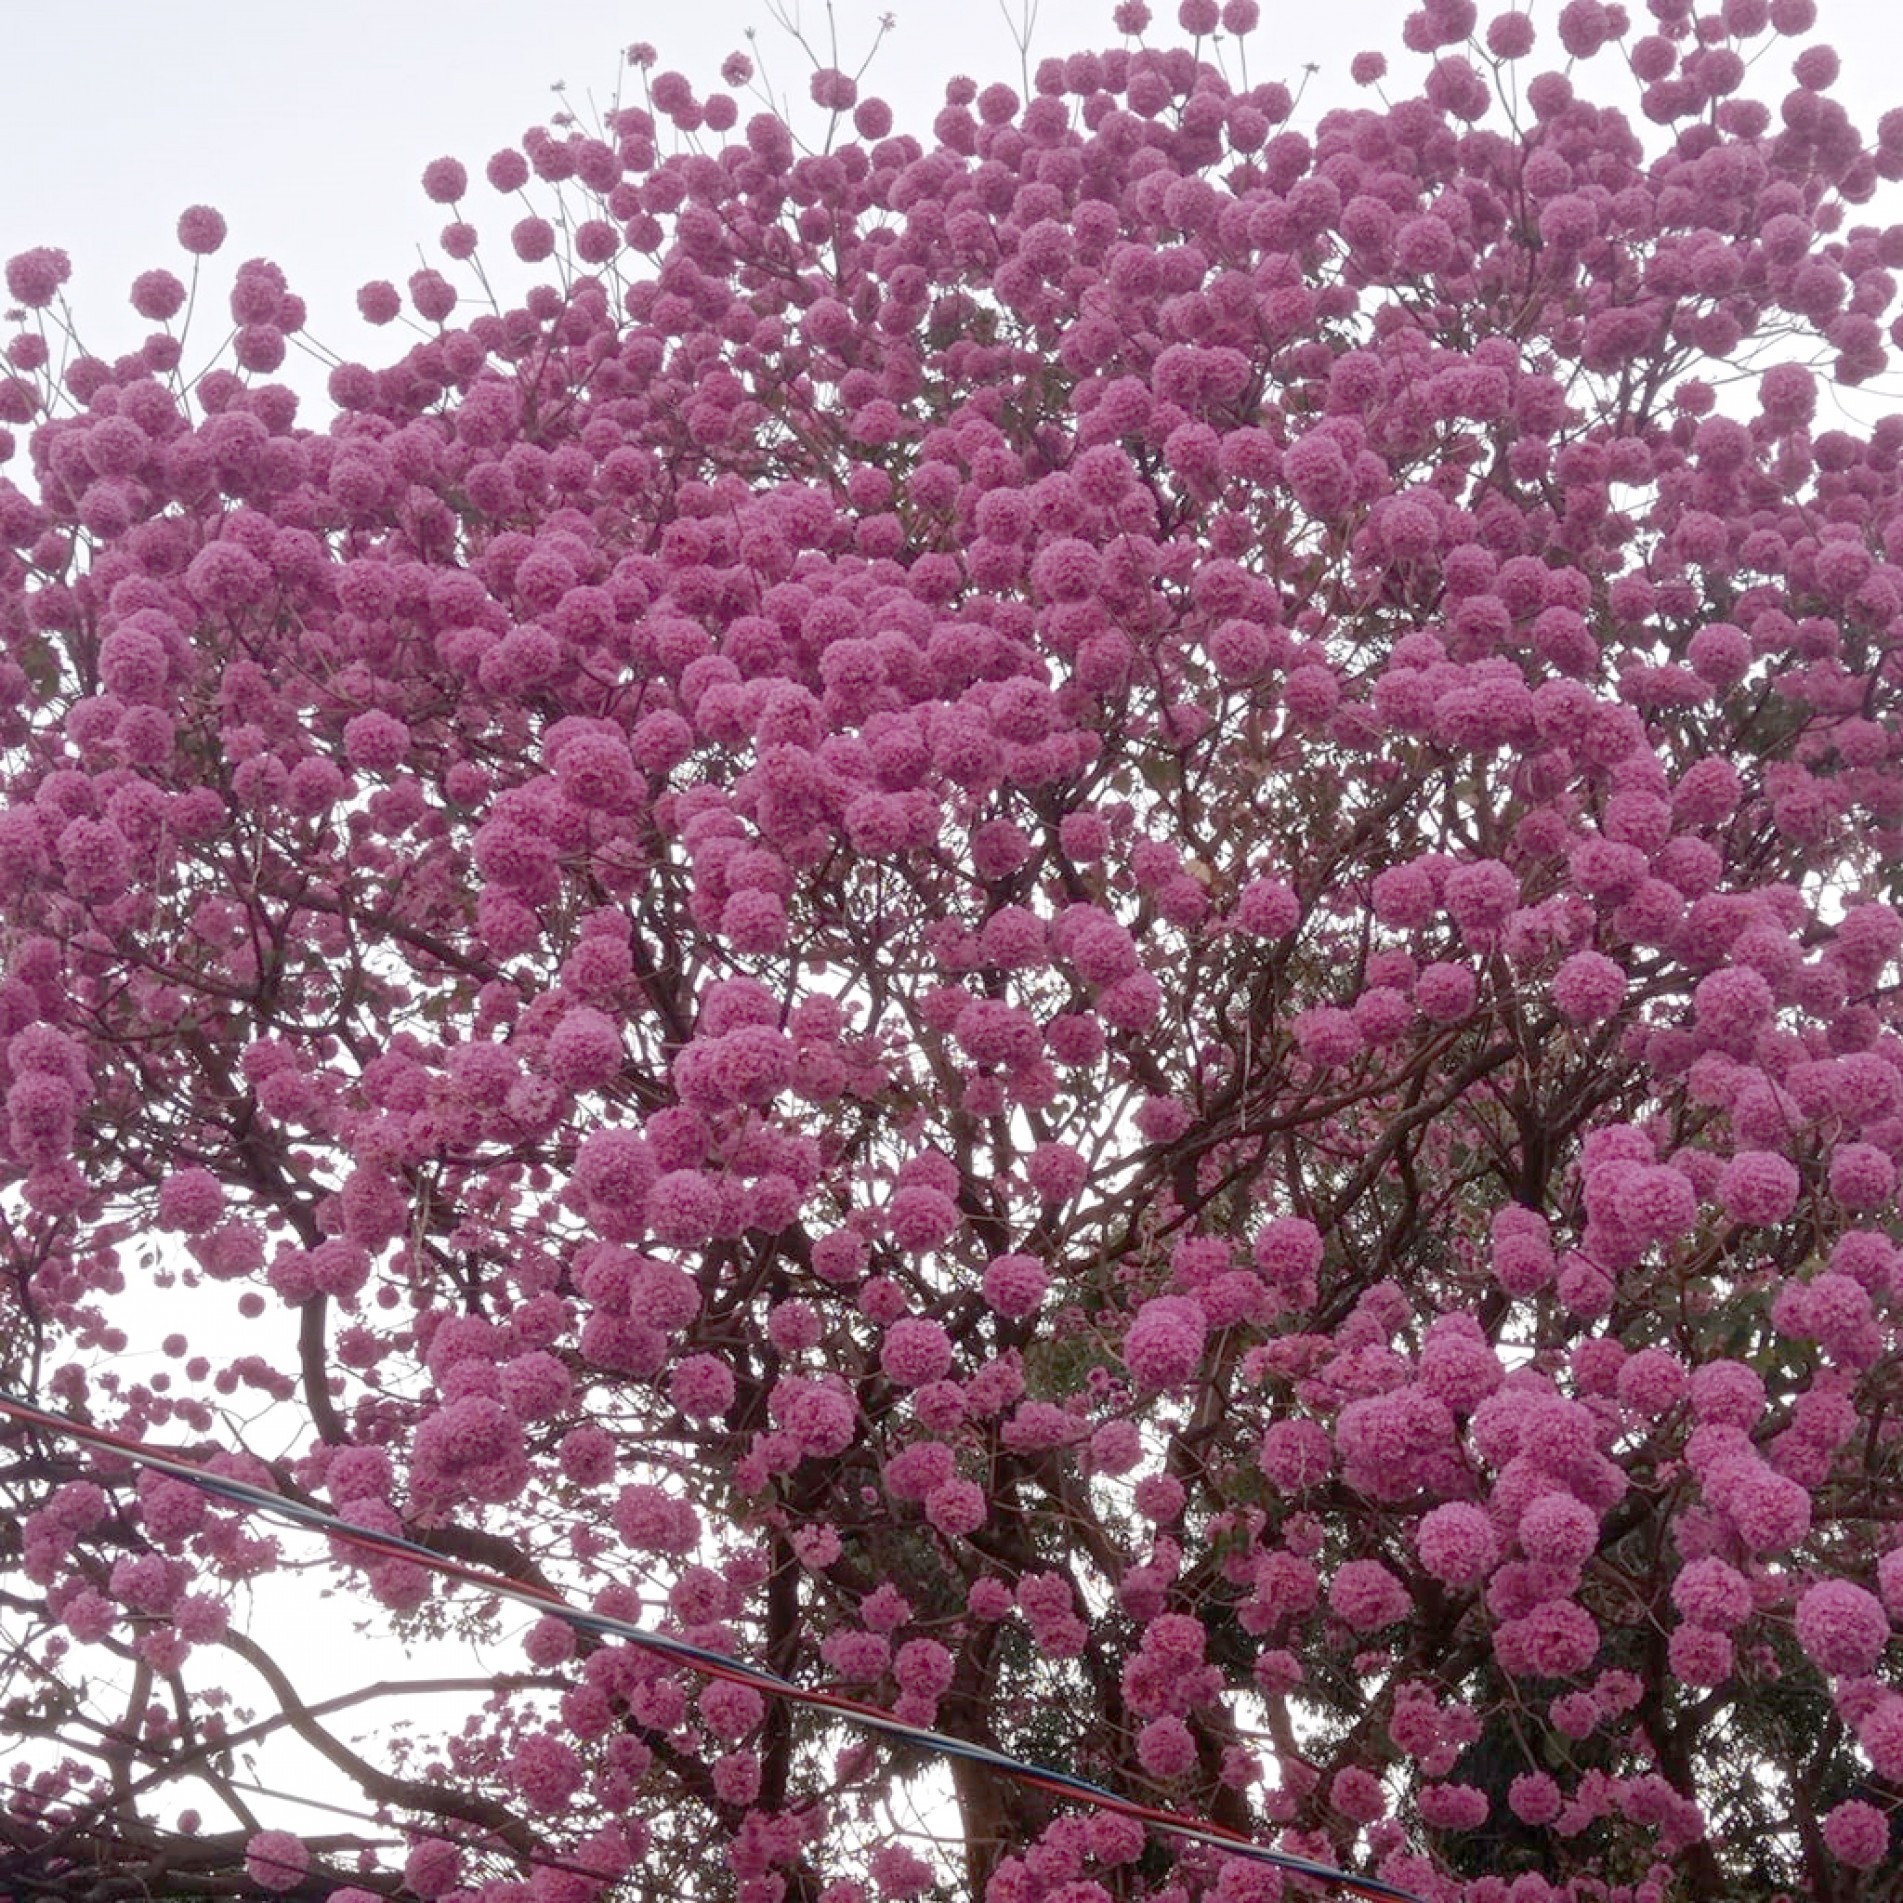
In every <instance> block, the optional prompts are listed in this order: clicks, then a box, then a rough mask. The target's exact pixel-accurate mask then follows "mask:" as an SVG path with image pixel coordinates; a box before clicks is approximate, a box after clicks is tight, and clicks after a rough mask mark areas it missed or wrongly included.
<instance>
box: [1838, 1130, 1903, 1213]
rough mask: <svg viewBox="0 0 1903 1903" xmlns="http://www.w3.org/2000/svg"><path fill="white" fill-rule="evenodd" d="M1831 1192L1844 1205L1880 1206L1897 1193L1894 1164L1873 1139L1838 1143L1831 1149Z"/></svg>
mask: <svg viewBox="0 0 1903 1903" xmlns="http://www.w3.org/2000/svg"><path fill="white" fill-rule="evenodd" d="M1830 1193H1831V1195H1832V1196H1833V1197H1835V1199H1836V1200H1837V1201H1838V1202H1839V1203H1841V1204H1842V1205H1843V1206H1844V1208H1846V1209H1854V1210H1873V1209H1881V1208H1882V1207H1883V1206H1884V1204H1885V1203H1887V1202H1889V1200H1890V1199H1891V1197H1893V1196H1894V1195H1895V1194H1896V1164H1895V1163H1894V1162H1893V1161H1892V1160H1891V1158H1890V1157H1889V1156H1888V1155H1887V1154H1886V1153H1885V1152H1884V1151H1882V1150H1880V1149H1878V1148H1877V1146H1876V1145H1875V1144H1874V1143H1840V1144H1838V1145H1837V1146H1836V1148H1835V1149H1833V1150H1832V1151H1831V1153H1830Z"/></svg>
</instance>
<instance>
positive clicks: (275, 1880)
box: [244, 1830, 311, 1891]
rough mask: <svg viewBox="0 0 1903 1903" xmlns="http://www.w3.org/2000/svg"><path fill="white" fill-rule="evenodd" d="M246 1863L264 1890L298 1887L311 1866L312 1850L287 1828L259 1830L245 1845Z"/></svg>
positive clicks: (251, 1876) (246, 1872)
mask: <svg viewBox="0 0 1903 1903" xmlns="http://www.w3.org/2000/svg"><path fill="white" fill-rule="evenodd" d="M244 1867H245V1874H246V1875H247V1876H249V1877H250V1879H251V1881H252V1882H253V1883H255V1884H257V1886H258V1887H259V1888H260V1889H262V1890H273V1891H281V1890H295V1889H296V1888H297V1886H298V1885H299V1884H300V1883H302V1882H303V1880H304V1877H305V1874H306V1873H307V1872H308V1871H309V1869H310V1867H311V1853H310V1852H309V1851H308V1850H306V1849H305V1848H304V1845H303V1842H302V1841H301V1840H300V1839H299V1838H296V1837H293V1836H292V1835H291V1833H290V1832H289V1831H288V1830H260V1831H258V1832H256V1833H255V1834H254V1835H253V1836H252V1837H251V1839H250V1841H249V1842H247V1843H246V1845H245V1849H244Z"/></svg>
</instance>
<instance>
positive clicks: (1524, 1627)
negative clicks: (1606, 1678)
mask: <svg viewBox="0 0 1903 1903" xmlns="http://www.w3.org/2000/svg"><path fill="white" fill-rule="evenodd" d="M1493 1649H1494V1656H1495V1657H1496V1658H1498V1660H1499V1661H1500V1665H1501V1667H1502V1669H1503V1670H1505V1671H1507V1672H1509V1673H1511V1674H1512V1675H1513V1676H1514V1677H1515V1678H1575V1677H1578V1676H1579V1675H1580V1674H1581V1673H1583V1672H1584V1671H1585V1670H1586V1669H1587V1667H1589V1666H1590V1665H1591V1664H1592V1662H1593V1659H1594V1658H1595V1657H1596V1656H1597V1654H1598V1651H1599V1628H1598V1626H1597V1625H1595V1624H1594V1623H1593V1618H1592V1614H1591V1613H1589V1612H1588V1611H1587V1610H1586V1609H1585V1607H1584V1606H1581V1605H1577V1604H1575V1603H1574V1602H1573V1601H1572V1600H1570V1599H1549V1600H1547V1601H1545V1602H1544V1603H1543V1604H1541V1605H1538V1606H1536V1607H1534V1609H1533V1610H1532V1611H1531V1612H1530V1613H1528V1614H1526V1615H1525V1616H1524V1617H1522V1618H1518V1619H1508V1620H1505V1621H1503V1622H1502V1623H1501V1624H1500V1625H1499V1626H1498V1627H1497V1628H1496V1629H1495V1632H1494V1636H1493Z"/></svg>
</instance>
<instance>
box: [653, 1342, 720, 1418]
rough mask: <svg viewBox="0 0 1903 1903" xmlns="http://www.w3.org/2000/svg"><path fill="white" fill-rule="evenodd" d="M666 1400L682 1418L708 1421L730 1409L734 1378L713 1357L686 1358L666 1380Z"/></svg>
mask: <svg viewBox="0 0 1903 1903" xmlns="http://www.w3.org/2000/svg"><path fill="white" fill-rule="evenodd" d="M667 1391H668V1398H669V1399H670V1400H671V1401H672V1402H673V1403H674V1405H675V1406H676V1407H677V1408H679V1409H680V1411H681V1412H682V1413H683V1414H686V1415H688V1416H690V1417H694V1418H699V1419H708V1418H711V1417H713V1416H716V1415H720V1414H724V1413H726V1411H727V1410H728V1408H730V1407H731V1406H732V1405H733V1397H734V1377H733V1371H732V1370H731V1369H730V1368H729V1367H728V1366H727V1364H726V1363H725V1362H724V1361H722V1360H720V1359H719V1357H718V1356H715V1355H689V1356H688V1357H687V1358H686V1359H685V1360H684V1361H681V1362H679V1363H677V1364H676V1366H675V1369H674V1372H673V1373H672V1374H671V1375H670V1376H669V1377H668V1390H667Z"/></svg>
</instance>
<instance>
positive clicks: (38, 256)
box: [6, 245, 73, 310]
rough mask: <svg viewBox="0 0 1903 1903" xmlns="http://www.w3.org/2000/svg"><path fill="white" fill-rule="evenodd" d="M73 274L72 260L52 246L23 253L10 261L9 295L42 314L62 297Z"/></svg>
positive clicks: (7, 271) (15, 300)
mask: <svg viewBox="0 0 1903 1903" xmlns="http://www.w3.org/2000/svg"><path fill="white" fill-rule="evenodd" d="M72 274H73V264H72V260H71V259H70V258H69V257H67V255H66V253H65V252H64V251H55V250H54V249H53V248H52V247H51V246H49V245H39V246H36V247H35V248H34V249H33V250H31V251H21V252H17V253H15V255H14V256H12V257H10V258H9V259H8V260H7V269H6V279H7V295H8V296H9V297H11V298H12V299H13V301H14V302H15V303H16V304H24V305H25V306H26V307H27V309H28V310H41V309H44V308H45V306H46V305H48V304H50V303H52V301H53V299H54V298H55V297H57V296H58V295H59V287H60V286H61V285H62V284H64V283H65V282H66V280H67V279H68V278H69V277H71V276H72Z"/></svg>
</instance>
